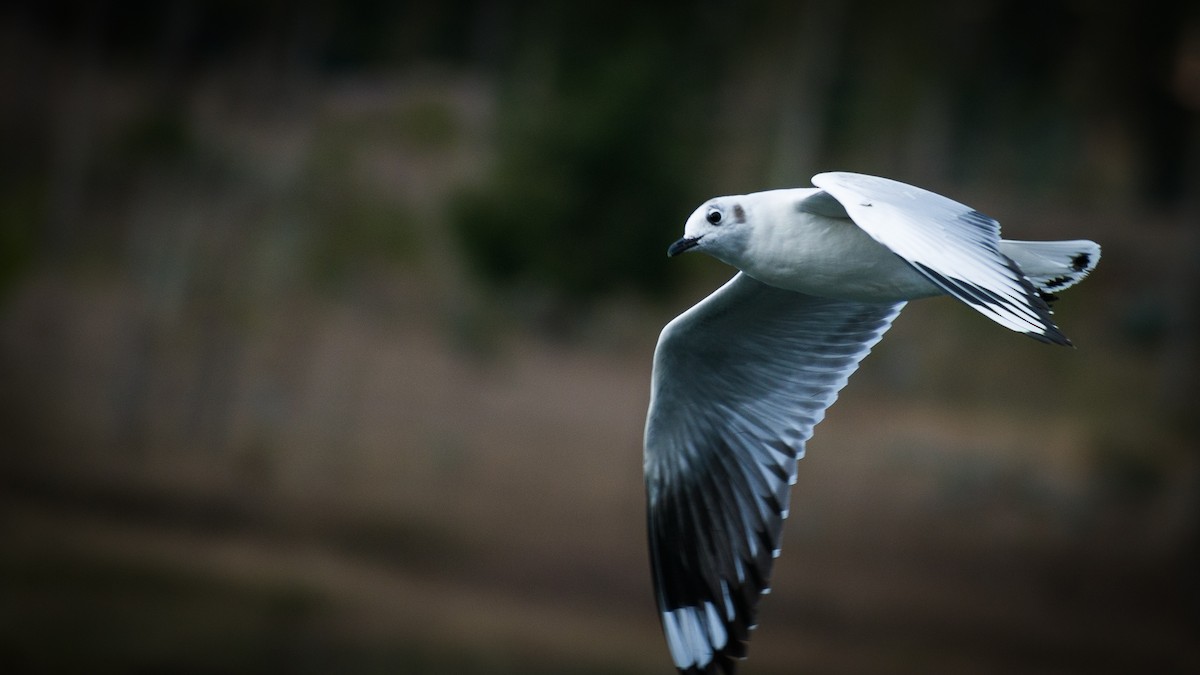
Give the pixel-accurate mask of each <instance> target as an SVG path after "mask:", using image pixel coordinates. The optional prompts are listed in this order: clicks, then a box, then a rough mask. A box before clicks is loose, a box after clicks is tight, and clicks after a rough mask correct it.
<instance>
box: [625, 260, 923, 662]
mask: <svg viewBox="0 0 1200 675" xmlns="http://www.w3.org/2000/svg"><path fill="white" fill-rule="evenodd" d="M902 307H903V303H859V302H849V301H840V300H831V299H825V298H816V297H812V296H807V295H803V294H799V293H793V292H790V291H785V290H781V289H777V288H772V287H770V286H766V285H764V284H762V283H760V282H758V281H755V280H753V279H751V278H750V277H748V276H746V275H744V274H741V273H739V274H738V275H737V276H735V277H734V278H733V279H732V280H731V281H730V282H729V283H727V284H726V285H725V286H722V287H721V288H720V289H718V290H717V291H716V292H715V293H713V294H712V295H710V296H709V297H708V298H706V299H705V300H703V301H701V302H700V303H698V304H697V305H696V306H695V307H693V308H692V309H690V310H688V311H687V312H684V313H683V314H682V315H680V316H679V317H677V318H676V319H675V320H674V321H672V322H671V323H670V324H668V325H667V327H666V328H665V329H663V333H662V336H661V337H660V338H659V343H658V347H657V349H656V350H655V356H654V376H653V384H652V392H651V403H650V411H649V415H648V418H647V422H646V441H645V442H646V446H645V471H646V491H647V502H648V508H647V530H648V535H649V543H650V558H651V566H652V568H653V579H654V586H655V595H656V599H657V601H658V606H659V612H660V617H661V618H662V624H663V630H664V631H665V632H666V635H667V644H668V646H669V647H670V650H671V655H672V657H673V659H674V661H675V665H676V667H678V668H679V670H680V671H681V672H686V673H716V672H725V673H732V672H733V670H734V663H735V659H738V658H742V657H744V656H745V650H746V644H745V643H746V641H747V640H748V639H749V631H750V630H751V628H752V627H753V626H754V621H755V614H756V611H757V606H758V600H759V598H760V596H761V595H762V594H764V593H766V592H767V591H768V590H769V586H768V582H769V579H770V575H771V567H772V564H773V561H774V559H775V557H776V556H777V555H778V554H779V548H780V535H781V532H782V527H783V519H784V518H785V517H787V514H788V508H789V500H790V487H791V485H792V484H793V483H794V482H795V480H796V460H797V459H799V458H800V457H801V456H803V454H804V444H805V442H807V440H808V439H809V437H810V436H811V435H812V428H813V426H814V425H816V424H817V423H818V422H819V421H820V420H821V419H822V418H823V417H824V415H825V410H826V408H828V407H829V405H830V404H832V403H833V401H834V400H835V399H836V398H837V392H838V390H839V389H841V388H842V386H844V385H845V383H846V380H847V378H849V376H850V374H851V373H852V372H853V371H854V370H855V369H856V368H857V367H858V363H859V362H860V361H861V360H862V358H863V357H864V356H866V355H867V353H868V352H870V350H871V347H872V346H874V344H875V343H876V342H878V340H879V339H880V338H881V337H882V336H883V333H884V332H885V331H886V330H887V329H888V327H889V326H891V323H892V320H893V319H894V318H895V317H896V315H897V314H898V313H899V311H900V309H901V308H902Z"/></svg>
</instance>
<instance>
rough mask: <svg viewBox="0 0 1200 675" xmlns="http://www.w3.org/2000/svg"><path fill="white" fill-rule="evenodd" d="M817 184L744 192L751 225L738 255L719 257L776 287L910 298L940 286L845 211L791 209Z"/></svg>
mask: <svg viewBox="0 0 1200 675" xmlns="http://www.w3.org/2000/svg"><path fill="white" fill-rule="evenodd" d="M820 192H821V190H819V189H815V188H798V189H791V190H770V191H767V192H759V193H756V194H754V195H747V196H745V197H747V198H746V199H743V200H742V201H744V202H746V203H747V204H749V205H748V206H744V207H743V208H744V209H745V212H746V217H747V218H753V219H755V221H756V226H755V228H754V230H753V234H752V236H751V237H749V240H748V241H747V246H746V248H745V249H744V250H743V251H741V255H737V254H733V255H730V256H728V257H729V259H722V262H725V263H727V264H729V265H732V266H733V267H736V268H738V269H740V270H742V271H743V272H745V273H746V274H748V275H749V276H751V277H753V278H755V279H757V280H759V281H761V282H763V283H764V284H768V285H770V286H774V287H776V288H785V289H787V290H790V291H796V292H798V293H808V294H809V295H816V296H821V297H827V298H839V299H843V300H861V301H864V302H878V301H885V300H886V301H892V302H897V301H900V300H913V299H916V298H924V297H930V296H934V295H940V294H941V293H942V291H941V290H940V289H939V288H938V287H937V286H935V285H934V284H933V283H931V282H930V281H929V280H928V279H926V278H925V277H923V276H921V275H920V274H919V273H918V272H917V271H916V270H914V269H913V268H912V267H911V266H910V265H908V264H907V263H905V262H904V260H903V259H901V258H900V257H898V256H897V255H896V254H895V253H893V252H892V251H891V249H889V248H888V247H886V246H884V245H883V244H880V243H879V242H878V241H876V240H874V239H873V238H871V235H869V234H867V233H866V231H864V230H863V229H862V228H861V227H859V226H857V225H855V224H854V222H853V221H852V220H849V219H847V218H846V217H845V216H843V217H840V218H837V217H830V216H828V215H824V214H822V213H812V212H809V211H804V210H799V209H797V205H798V204H803V203H804V201H805V200H806V199H810V198H812V197H813V196H814V195H815V194H817V193H820Z"/></svg>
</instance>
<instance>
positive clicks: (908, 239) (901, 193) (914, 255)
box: [806, 171, 1071, 345]
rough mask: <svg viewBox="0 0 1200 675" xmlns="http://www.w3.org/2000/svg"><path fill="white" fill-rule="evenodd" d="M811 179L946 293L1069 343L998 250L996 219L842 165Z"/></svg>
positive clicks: (1016, 326)
mask: <svg viewBox="0 0 1200 675" xmlns="http://www.w3.org/2000/svg"><path fill="white" fill-rule="evenodd" d="M812 182H813V185H816V186H817V187H819V188H821V189H822V190H824V191H825V192H826V193H828V194H829V195H832V196H833V197H834V198H835V199H837V200H838V202H840V203H841V205H842V206H843V207H844V208H845V210H846V213H847V214H848V215H849V217H850V218H851V219H852V220H853V221H854V223H855V224H856V225H858V226H859V227H861V228H862V229H863V230H864V231H866V232H867V234H869V235H871V237H873V238H874V239H875V240H876V241H878V242H879V243H881V244H883V245H884V246H887V247H888V248H889V249H891V250H892V251H893V252H894V253H896V254H897V255H899V256H900V257H901V258H903V259H904V260H905V261H907V262H908V263H909V264H910V265H912V266H913V268H914V269H916V270H917V271H918V272H920V273H921V274H922V275H924V276H925V278H927V279H929V280H930V281H932V282H933V283H934V284H936V285H937V286H938V287H940V288H941V289H942V290H943V291H945V292H946V293H949V294H950V295H952V296H954V297H956V298H958V299H959V300H962V301H963V302H965V303H967V305H969V306H970V307H972V308H973V309H975V310H976V311H978V312H980V313H981V314H983V315H984V316H987V317H988V318H990V319H992V320H993V321H996V322H997V323H999V324H1001V325H1002V326H1005V327H1007V328H1011V329H1012V330H1016V331H1019V332H1022V333H1026V334H1028V335H1030V336H1032V337H1034V338H1036V339H1039V340H1042V341H1044V342H1052V343H1056V344H1063V345H1069V344H1071V342H1070V340H1068V339H1067V337H1066V336H1065V335H1063V334H1062V331H1060V330H1059V329H1058V327H1057V326H1056V325H1055V324H1054V320H1053V319H1052V318H1051V311H1050V306H1049V305H1047V304H1046V302H1045V301H1044V300H1043V299H1042V296H1041V294H1040V293H1039V292H1038V291H1037V289H1036V288H1035V287H1034V285H1033V284H1032V283H1031V282H1030V280H1029V279H1028V278H1026V276H1025V274H1024V272H1022V271H1021V269H1020V267H1018V266H1017V264H1016V263H1014V262H1013V261H1012V259H1011V258H1009V257H1008V256H1006V255H1004V254H1003V253H1002V252H1001V251H1000V223H998V222H997V221H996V220H994V219H992V218H989V217H988V216H985V215H983V214H982V213H980V212H978V211H976V210H975V209H972V208H971V207H969V206H966V205H964V204H960V203H958V202H956V201H954V200H952V199H949V198H947V197H943V196H941V195H939V194H936V193H933V192H930V191H928V190H923V189H921V188H918V187H914V186H912V185H907V184H905V183H901V182H898V181H894V180H890V179H887V178H879V177H877V176H867V175H863V174H857V173H847V172H840V171H838V172H830V173H820V174H817V175H816V176H813V179H812ZM806 201H808V200H806ZM824 208H825V210H828V208H829V207H828V205H826V206H825V207H824Z"/></svg>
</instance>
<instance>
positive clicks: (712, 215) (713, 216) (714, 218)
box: [705, 209, 721, 225]
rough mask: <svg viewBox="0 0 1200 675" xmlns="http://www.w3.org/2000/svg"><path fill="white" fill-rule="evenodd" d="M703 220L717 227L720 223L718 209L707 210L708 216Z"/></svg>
mask: <svg viewBox="0 0 1200 675" xmlns="http://www.w3.org/2000/svg"><path fill="white" fill-rule="evenodd" d="M705 218H707V219H708V222H710V223H712V224H713V225H719V224H720V223H721V211H720V210H719V209H709V210H708V215H707V216H705Z"/></svg>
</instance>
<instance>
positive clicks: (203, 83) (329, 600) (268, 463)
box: [0, 0, 1200, 674]
mask: <svg viewBox="0 0 1200 675" xmlns="http://www.w3.org/2000/svg"><path fill="white" fill-rule="evenodd" d="M1198 10H1200V6H1197V5H1196V3H1193V2H1182V1H1180V2H1164V1H1158V0H1146V1H1143V2H1138V3H1081V2H1067V1H1065V0H1050V1H1047V2H1043V1H1039V2H1032V1H1018V2H1001V1H999V0H994V1H993V0H965V1H963V2H957V3H951V4H944V3H936V2H912V3H895V2H883V1H874V0H872V1H866V0H862V1H856V2H816V1H814V2H803V3H790V2H788V3H784V2H774V3H772V2H731V1H728V0H710V1H707V2H697V3H694V4H692V5H691V6H671V7H670V8H669V9H666V8H656V7H651V6H637V7H635V6H632V5H624V4H621V3H614V2H591V1H585V2H576V3H552V2H544V3H518V2H506V1H503V0H475V1H472V0H454V1H444V2H399V3H390V2H381V1H369V0H357V1H346V2H339V3H322V2H316V1H309V2H300V3H284V2H265V3H241V2H229V1H213V2H203V1H200V0H195V1H191V2H151V1H147V0H142V1H133V0H131V1H111V0H110V1H99V2H95V1H92V2H74V3H72V2H33V1H28V0H26V1H17V2H9V3H5V5H4V7H3V9H0V52H2V56H3V58H0V139H2V147H3V152H2V153H0V383H2V385H0V398H2V400H0V411H2V413H0V419H2V421H0V445H2V446H3V450H2V451H0V541H3V544H2V545H0V668H2V669H3V670H4V671H5V672H11V673H18V672H37V673H57V672H89V673H106V672H112V673H180V672H183V673H187V672H190V673H257V672H292V673H331V672H338V673H385V672H386V673H434V674H436V673H594V674H599V673H623V674H635V673H665V672H670V671H671V664H670V660H669V657H668V654H667V650H666V646H665V643H664V641H663V639H662V637H661V633H660V630H659V626H658V621H657V616H656V612H655V609H654V605H653V599H652V595H651V590H650V582H649V570H648V562H647V555H646V552H645V531H644V520H643V519H644V515H643V508H644V502H643V488H642V482H641V480H642V479H641V430H642V424H643V421H644V415H645V408H646V404H647V398H648V388H649V377H650V358H651V353H652V350H653V347H654V343H655V340H656V338H657V335H658V331H659V329H660V328H661V326H662V325H663V324H664V323H665V322H666V321H667V320H669V319H670V318H671V317H673V316H674V315H675V314H677V313H678V312H680V311H682V310H683V309H684V308H686V307H687V306H689V305H690V304H691V303H693V302H695V301H696V300H697V299H698V298H700V297H703V296H704V295H706V294H707V293H709V292H710V291H711V290H712V289H713V288H715V287H716V285H718V284H719V283H721V282H722V281H724V280H725V279H726V278H728V277H729V276H730V274H731V272H730V270H729V269H728V268H725V267H723V266H722V265H721V264H720V263H717V262H716V261H712V260H709V259H706V258H704V257H702V256H685V257H684V258H682V259H677V260H672V261H670V262H669V263H668V261H667V259H666V257H665V249H666V247H667V245H668V244H669V243H670V242H671V241H673V240H674V239H676V238H677V237H678V236H679V235H680V233H681V231H682V225H683V221H684V219H685V218H686V217H687V215H688V214H689V213H690V212H691V210H692V209H693V208H695V206H697V205H698V204H699V203H701V202H702V201H703V200H705V199H707V198H708V197H711V196H714V195H717V194H732V193H739V192H748V191H755V190H760V189H766V188H771V187H789V186H806V185H808V178H809V177H810V176H811V175H812V174H813V173H816V172H818V171H823V170H834V169H842V170H852V171H860V172H866V173H875V174H881V175H885V176H890V177H894V178H897V179H900V180H904V181H906V182H910V183H915V184H918V185H922V186H924V187H928V188H930V189H933V190H936V191H939V192H942V193H945V194H948V195H951V196H953V197H954V198H956V199H958V200H960V201H964V202H966V203H968V204H970V205H972V206H973V207H975V208H977V209H979V210H981V211H983V212H985V213H988V214H989V215H992V216H994V217H996V218H998V219H999V220H1000V221H1001V222H1003V223H1004V226H1005V234H1006V236H1008V237H1010V238H1017V239H1056V238H1085V237H1086V238H1092V239H1095V240H1097V241H1099V242H1101V243H1102V244H1103V246H1104V259H1103V261H1102V262H1101V264H1100V266H1099V268H1098V270H1097V272H1096V273H1095V274H1094V275H1093V277H1092V278H1090V279H1089V280H1088V281H1087V282H1085V283H1083V284H1082V285H1081V286H1079V287H1078V288H1077V289H1072V290H1071V291H1069V292H1067V293H1064V297H1063V299H1062V300H1061V301H1060V302H1059V303H1058V304H1057V309H1058V313H1057V318H1058V319H1059V322H1060V324H1061V326H1062V327H1063V329H1064V330H1065V332H1066V333H1067V334H1068V335H1069V336H1070V337H1071V338H1072V339H1073V340H1074V341H1075V343H1076V345H1077V346H1078V348H1077V349H1074V350H1072V349H1060V348H1051V347H1047V346H1045V345H1042V344H1038V343H1035V342H1034V341H1033V340H1029V339H1027V338H1024V337H1022V336H1019V335H1016V334H1014V333H1011V332H1009V331H1006V330H1003V329H1002V328H999V327H997V326H996V325H993V324H991V323H990V322H988V321H987V320H986V319H984V318H983V317H981V316H979V315H978V314H976V313H974V312H971V311H969V310H967V309H965V308H963V307H961V306H959V305H957V304H956V303H954V302H952V301H950V300H945V299H939V300H930V301H923V302H920V303H915V304H913V305H911V306H910V307H909V308H908V309H907V310H906V311H905V313H904V315H903V316H901V318H900V319H899V320H898V322H897V323H896V325H895V327H894V328H893V329H892V331H891V332H890V333H889V334H888V336H887V338H886V339H885V340H884V341H883V342H882V343H881V344H880V345H879V347H878V348H877V349H876V350H875V353H874V354H872V355H871V356H870V357H869V358H868V359H867V360H866V362H865V364H864V367H863V369H862V370H861V371H860V372H859V373H858V374H857V375H856V376H855V377H854V379H853V381H852V382H851V385H850V386H849V387H848V388H847V389H846V390H845V391H844V392H843V396H842V399H841V401H839V403H838V404H837V405H836V406H834V408H833V409H832V410H831V411H830V415H829V417H828V419H827V420H826V421H825V422H824V423H822V425H821V426H820V427H819V428H818V429H817V433H816V436H815V438H814V439H813V440H812V442H811V443H810V444H809V452H808V458H807V459H805V460H804V461H803V463H802V466H801V472H800V478H799V483H798V485H797V486H796V488H795V492H794V496H793V506H792V517H791V520H790V521H789V522H788V524H787V528H786V533H785V536H784V542H785V546H784V555H783V557H782V558H780V559H779V561H778V564H777V568H776V571H775V579H774V584H773V586H774V592H773V594H772V595H771V596H769V597H768V598H766V600H765V602H764V604H763V607H762V612H761V616H760V619H761V624H760V625H761V627H760V628H759V629H758V630H757V631H756V633H755V637H754V640H753V642H752V643H751V650H750V654H751V659H750V661H749V662H747V663H746V664H745V665H744V672H746V673H748V674H753V673H762V674H766V673H794V672H803V673H934V672H943V673H1012V672H1022V673H1127V672H1155V673H1174V672H1200V644H1198V643H1200V638H1198V636H1200V572H1198V570H1200V442H1198V441H1200V406H1198V401H1200V379H1198V357H1200V355H1198V349H1200V335H1198V331H1200V262H1198V261H1200V11H1198Z"/></svg>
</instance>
